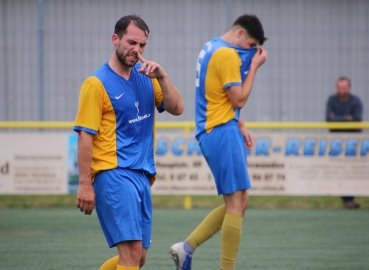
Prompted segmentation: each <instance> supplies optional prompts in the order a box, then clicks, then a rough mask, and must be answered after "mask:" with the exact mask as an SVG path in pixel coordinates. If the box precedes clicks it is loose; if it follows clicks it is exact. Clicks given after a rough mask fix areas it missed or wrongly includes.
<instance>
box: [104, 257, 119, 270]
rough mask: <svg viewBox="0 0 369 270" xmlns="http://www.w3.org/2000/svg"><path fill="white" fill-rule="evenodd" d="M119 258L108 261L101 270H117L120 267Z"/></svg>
mask: <svg viewBox="0 0 369 270" xmlns="http://www.w3.org/2000/svg"><path fill="white" fill-rule="evenodd" d="M118 260H119V256H115V257H113V258H110V259H109V260H107V261H106V262H105V263H104V264H103V265H102V266H101V267H100V270H116V269H117V265H118Z"/></svg>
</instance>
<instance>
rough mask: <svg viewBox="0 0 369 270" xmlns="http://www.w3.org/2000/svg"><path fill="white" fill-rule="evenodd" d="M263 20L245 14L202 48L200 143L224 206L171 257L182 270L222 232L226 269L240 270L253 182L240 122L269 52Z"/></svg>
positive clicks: (198, 115) (174, 249) (175, 247)
mask: <svg viewBox="0 0 369 270" xmlns="http://www.w3.org/2000/svg"><path fill="white" fill-rule="evenodd" d="M265 40H266V38H265V37H264V30H263V27H262V25H261V23H260V21H259V19H258V18H257V17H256V16H254V15H247V14H245V15H242V16H240V17H239V18H237V19H236V21H235V22H234V24H233V25H232V27H231V29H230V30H229V31H228V32H226V33H225V34H224V35H222V36H221V37H217V38H214V39H212V40H211V41H209V42H208V43H206V44H205V45H204V47H203V48H202V50H201V52H200V55H199V58H198V63H197V70H196V106H195V107H196V139H197V140H198V142H199V145H200V148H201V151H202V153H203V155H204V157H205V159H206V161H207V163H208V165H209V167H210V169H211V171H212V173H213V176H214V179H215V184H216V188H217V191H218V195H223V197H224V204H223V205H221V206H219V207H218V208H216V209H214V210H213V211H212V212H211V213H210V214H209V215H208V216H207V217H205V219H204V220H203V221H202V222H201V223H200V224H199V225H198V227H197V228H195V230H194V231H193V232H192V233H191V234H190V235H189V236H188V237H187V239H185V241H183V242H179V243H175V244H174V245H172V246H171V248H170V253H171V255H172V258H173V260H174V262H175V264H176V268H177V269H182V270H188V269H191V261H192V254H193V252H194V251H195V250H196V249H197V248H198V247H199V246H200V245H201V244H202V243H204V242H205V241H206V240H208V239H209V238H210V237H212V236H213V235H214V234H215V233H217V232H218V231H219V230H221V258H220V269H235V262H236V257H237V252H238V248H239V243H240V240H241V234H242V222H243V217H244V213H245V211H246V208H247V204H248V197H249V196H248V189H250V188H251V183H250V179H249V175H248V171H247V161H246V149H249V148H251V146H252V145H253V140H252V138H251V136H250V134H249V132H248V131H247V129H246V127H245V125H244V122H243V120H242V119H241V117H240V109H241V108H242V107H243V106H244V105H245V104H246V102H247V99H248V98H249V96H250V93H251V89H252V86H253V82H254V78H255V75H256V72H257V70H258V68H259V67H260V66H261V65H262V64H263V63H264V62H265V61H266V59H267V52H266V50H264V49H262V48H260V47H257V46H258V45H262V44H263V43H264V41H265Z"/></svg>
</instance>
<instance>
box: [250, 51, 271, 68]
mask: <svg viewBox="0 0 369 270" xmlns="http://www.w3.org/2000/svg"><path fill="white" fill-rule="evenodd" d="M256 50H257V51H256V53H255V55H254V57H253V58H252V60H251V64H253V65H255V66H256V68H259V67H260V66H261V65H262V64H264V63H265V61H266V60H267V58H268V53H267V51H266V50H265V49H263V48H257V49H256Z"/></svg>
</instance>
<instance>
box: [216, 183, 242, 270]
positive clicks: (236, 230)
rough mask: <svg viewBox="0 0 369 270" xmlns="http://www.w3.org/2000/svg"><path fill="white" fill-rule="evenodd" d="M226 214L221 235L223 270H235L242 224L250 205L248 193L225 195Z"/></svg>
mask: <svg viewBox="0 0 369 270" xmlns="http://www.w3.org/2000/svg"><path fill="white" fill-rule="evenodd" d="M224 200H225V203H226V214H225V216H224V221H223V225H222V234H221V259H220V268H221V269H234V268H235V263H236V258H237V253H238V249H239V246H240V241H241V237H242V223H243V216H244V212H245V210H246V208H247V203H248V191H247V190H238V191H236V192H235V193H232V194H225V195H224Z"/></svg>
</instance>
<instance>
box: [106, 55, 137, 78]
mask: <svg viewBox="0 0 369 270" xmlns="http://www.w3.org/2000/svg"><path fill="white" fill-rule="evenodd" d="M108 64H109V66H110V68H111V69H112V70H113V71H114V72H115V73H117V74H118V75H119V76H122V77H123V78H124V79H126V80H128V79H129V77H130V75H131V70H132V67H128V66H126V65H123V64H122V63H121V62H120V61H119V60H118V58H117V57H114V55H113V56H112V57H111V58H110V60H109V63H108Z"/></svg>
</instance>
